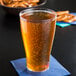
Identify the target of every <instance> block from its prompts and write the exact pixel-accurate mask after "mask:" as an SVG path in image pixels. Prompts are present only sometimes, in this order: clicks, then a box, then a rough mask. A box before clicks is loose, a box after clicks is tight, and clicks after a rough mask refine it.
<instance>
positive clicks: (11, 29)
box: [0, 0, 76, 76]
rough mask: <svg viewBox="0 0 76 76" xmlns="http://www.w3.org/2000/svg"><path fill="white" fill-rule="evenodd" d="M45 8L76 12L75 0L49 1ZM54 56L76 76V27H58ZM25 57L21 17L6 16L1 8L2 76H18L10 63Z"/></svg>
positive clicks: (0, 55) (0, 60)
mask: <svg viewBox="0 0 76 76" xmlns="http://www.w3.org/2000/svg"><path fill="white" fill-rule="evenodd" d="M43 7H47V8H50V9H54V10H56V11H57V10H69V11H70V12H76V2H75V0H48V2H47V3H46V5H44V6H43ZM52 55H53V56H54V57H55V58H56V59H57V60H58V61H59V62H60V63H61V64H62V65H63V66H64V67H65V68H66V69H68V71H70V72H71V76H76V25H71V26H68V27H65V28H60V27H58V26H57V28H56V34H55V39H54V44H53V49H52ZM23 57H25V54H24V48H23V44H22V39H21V33H20V24H19V17H18V16H14V15H10V14H6V13H5V11H4V10H3V9H2V8H0V76H17V73H16V71H15V70H14V68H13V67H12V65H11V64H10V61H11V60H15V59H18V58H23Z"/></svg>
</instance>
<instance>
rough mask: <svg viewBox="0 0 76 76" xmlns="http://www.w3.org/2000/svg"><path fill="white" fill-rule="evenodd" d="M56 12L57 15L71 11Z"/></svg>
mask: <svg viewBox="0 0 76 76" xmlns="http://www.w3.org/2000/svg"><path fill="white" fill-rule="evenodd" d="M56 13H57V15H62V14H68V13H69V11H58V12H56Z"/></svg>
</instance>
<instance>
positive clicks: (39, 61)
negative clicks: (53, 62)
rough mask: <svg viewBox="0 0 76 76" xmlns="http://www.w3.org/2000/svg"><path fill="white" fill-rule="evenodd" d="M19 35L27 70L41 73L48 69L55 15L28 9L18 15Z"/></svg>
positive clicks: (47, 11) (50, 11)
mask: <svg viewBox="0 0 76 76" xmlns="http://www.w3.org/2000/svg"><path fill="white" fill-rule="evenodd" d="M20 23H21V33H22V38H23V43H24V47H25V53H26V59H27V68H28V69H29V70H30V71H34V72H41V71H45V70H47V69H48V68H49V58H50V53H51V49H52V44H53V39H54V34H55V28H56V14H55V12H54V11H52V10H49V9H46V10H45V9H28V10H24V11H22V12H21V13H20Z"/></svg>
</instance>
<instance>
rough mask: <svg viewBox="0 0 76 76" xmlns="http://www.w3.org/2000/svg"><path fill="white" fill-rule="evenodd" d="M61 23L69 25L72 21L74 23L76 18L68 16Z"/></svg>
mask: <svg viewBox="0 0 76 76" xmlns="http://www.w3.org/2000/svg"><path fill="white" fill-rule="evenodd" d="M63 21H64V22H69V23H70V22H73V21H76V16H74V15H71V14H69V16H68V17H67V18H66V19H65V20H63Z"/></svg>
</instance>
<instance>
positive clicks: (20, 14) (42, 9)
mask: <svg viewBox="0 0 76 76" xmlns="http://www.w3.org/2000/svg"><path fill="white" fill-rule="evenodd" d="M33 10H35V11H39V10H41V11H45V12H48V13H51V14H54V15H55V17H54V18H50V19H45V20H51V21H53V20H55V19H56V18H57V14H56V12H55V11H54V10H52V9H48V8H29V9H25V10H22V11H21V12H20V13H19V17H20V19H22V20H24V21H26V20H27V19H25V18H22V17H21V16H22V15H23V14H24V13H29V12H33ZM45 20H40V21H45ZM31 21H33V20H31ZM34 21H38V20H34Z"/></svg>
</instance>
